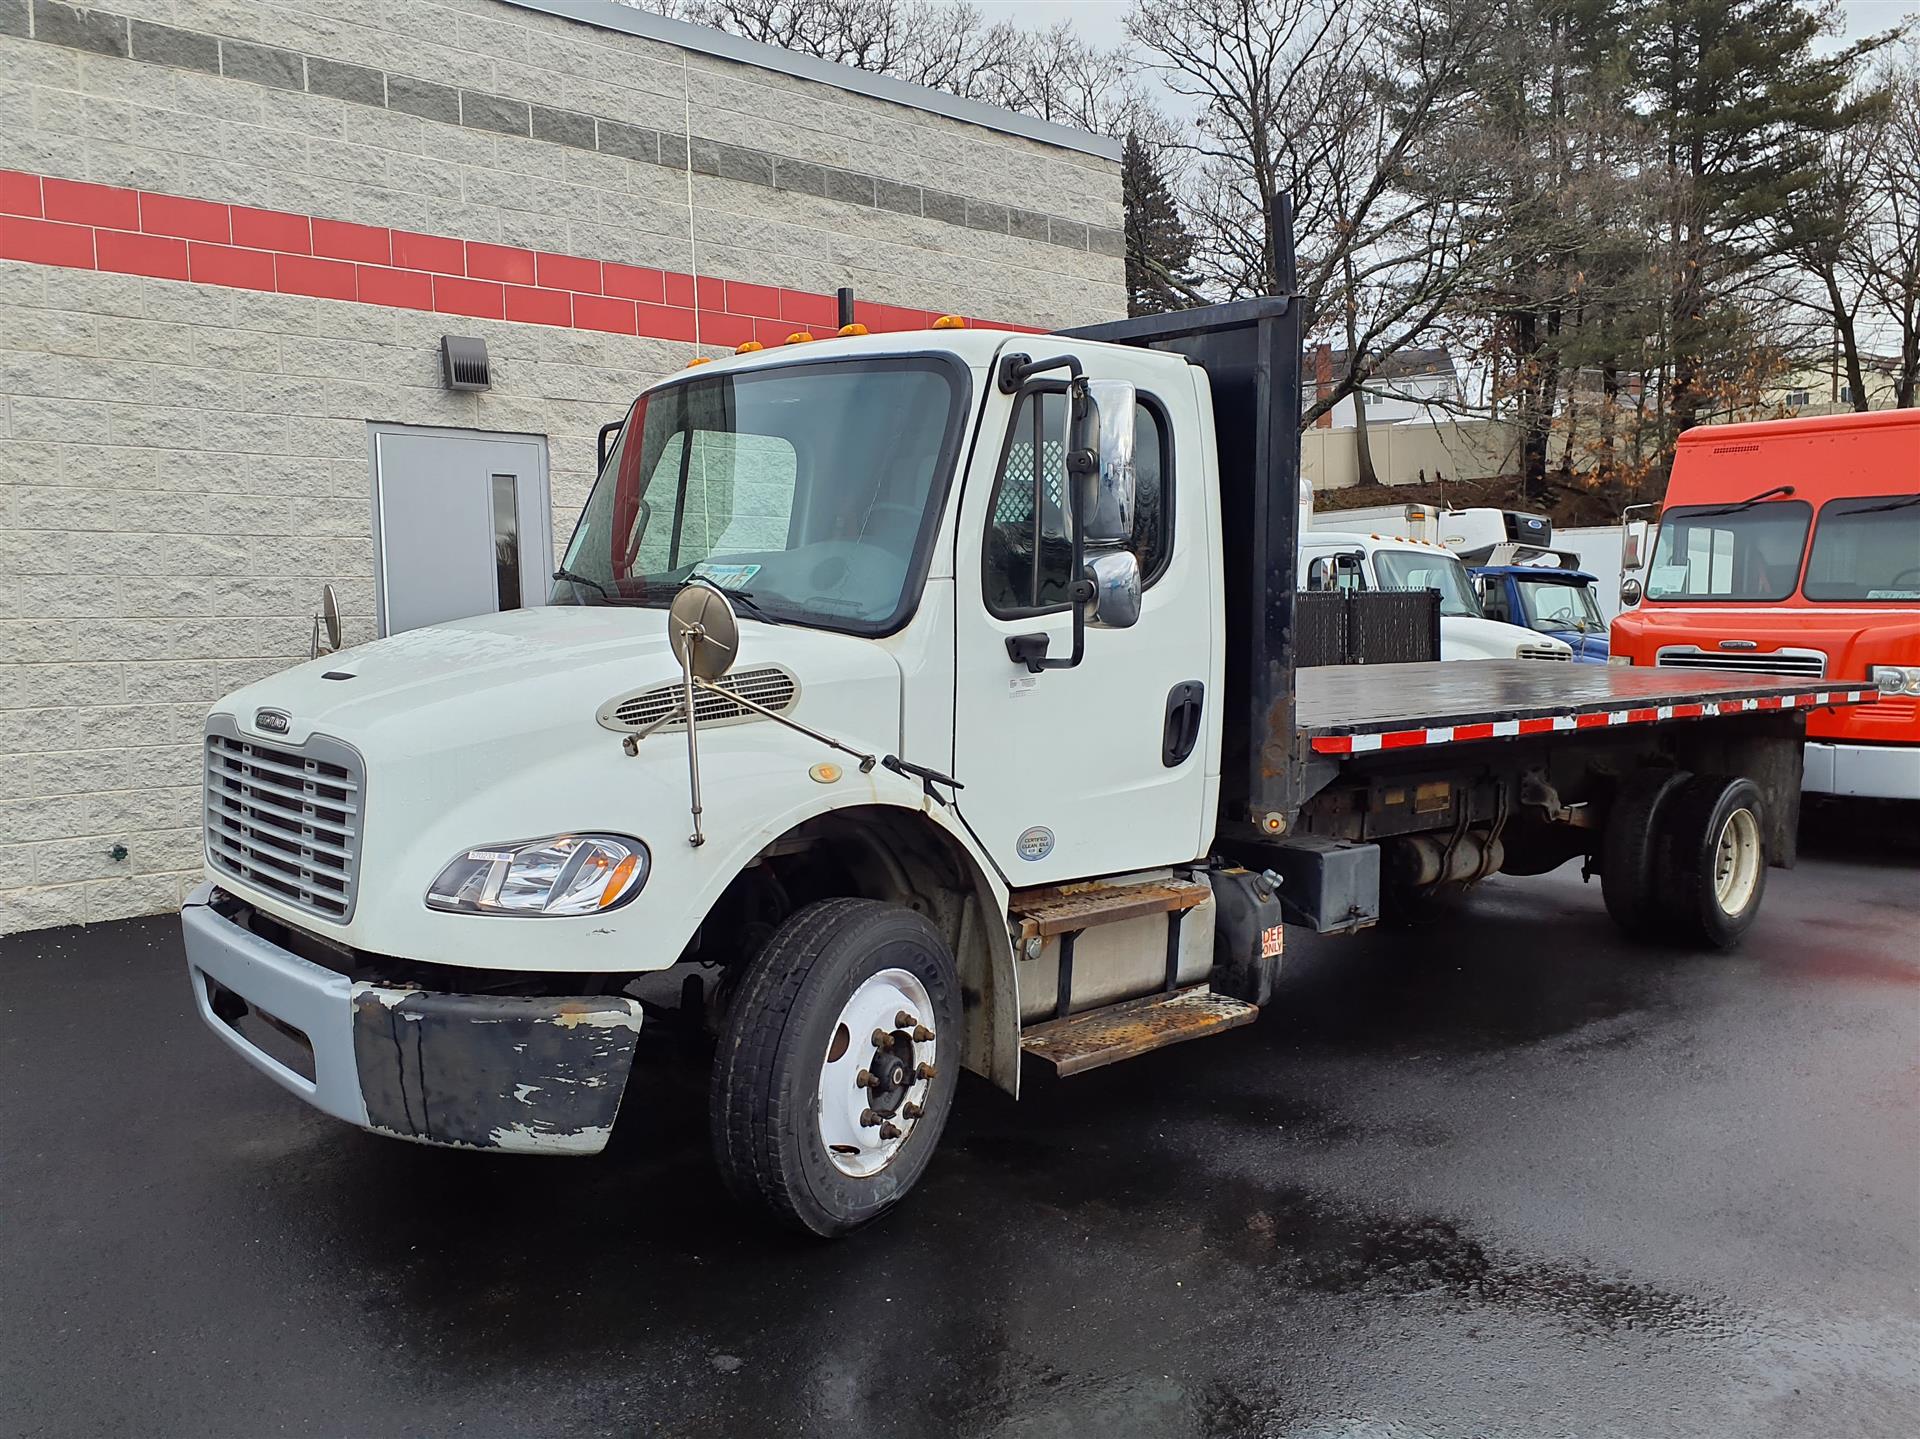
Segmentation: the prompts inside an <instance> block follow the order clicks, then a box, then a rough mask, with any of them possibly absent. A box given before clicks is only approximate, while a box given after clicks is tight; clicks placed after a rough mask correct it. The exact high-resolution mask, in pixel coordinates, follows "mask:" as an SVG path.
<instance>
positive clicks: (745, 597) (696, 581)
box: [673, 575, 781, 625]
mask: <svg viewBox="0 0 1920 1439" xmlns="http://www.w3.org/2000/svg"><path fill="white" fill-rule="evenodd" d="M688 585H705V586H706V587H707V588H708V589H710V590H714V591H717V592H718V593H720V594H723V595H725V596H726V597H727V599H728V600H729V601H735V600H737V601H739V602H740V608H741V609H743V610H745V611H746V612H747V613H748V614H750V615H752V616H753V617H754V618H755V619H756V620H759V621H760V622H761V623H762V624H768V625H777V624H779V623H781V622H780V621H779V620H777V619H775V618H774V617H773V616H772V615H770V614H768V613H767V612H766V609H765V608H764V607H763V606H762V605H761V604H760V602H759V601H758V600H756V599H755V598H754V597H753V591H752V590H730V589H728V588H727V587H726V586H725V585H722V584H717V583H715V582H714V581H713V580H710V579H708V578H707V577H706V576H705V575H690V576H688V577H687V578H686V579H684V580H682V581H680V583H679V584H678V585H676V586H675V587H674V591H673V592H674V593H675V594H676V595H677V594H679V593H680V591H681V590H684V589H685V588H686V587H687V586H688Z"/></svg>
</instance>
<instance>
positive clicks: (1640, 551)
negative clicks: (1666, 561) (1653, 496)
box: [1620, 520, 1647, 570]
mask: <svg viewBox="0 0 1920 1439" xmlns="http://www.w3.org/2000/svg"><path fill="white" fill-rule="evenodd" d="M1646 551H1647V522H1646V521H1645V520H1628V521H1627V523H1626V526H1625V528H1624V530H1623V532H1622V534H1621V536H1620V568H1621V569H1623V570H1637V569H1639V568H1640V566H1641V565H1642V564H1644V563H1645V562H1646Z"/></svg>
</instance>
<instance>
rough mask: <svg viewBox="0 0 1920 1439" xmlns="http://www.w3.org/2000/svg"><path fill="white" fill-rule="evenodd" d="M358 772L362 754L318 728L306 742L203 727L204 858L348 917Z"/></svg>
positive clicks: (323, 911)
mask: <svg viewBox="0 0 1920 1439" xmlns="http://www.w3.org/2000/svg"><path fill="white" fill-rule="evenodd" d="M365 798H366V777H365V775H364V773H363V772H362V767H361V764H360V756H359V755H358V754H356V753H355V752H354V751H353V750H352V749H351V748H349V747H348V746H346V745H343V744H340V743H338V742H337V741H334V740H329V739H326V738H324V737H322V736H319V735H316V736H314V737H313V738H312V739H310V740H308V741H307V742H306V743H305V744H304V745H284V744H266V743H263V742H261V741H259V740H254V739H244V738H242V737H241V736H240V735H239V733H238V732H237V730H235V729H234V728H233V727H232V722H231V721H230V720H228V719H226V717H225V716H216V717H215V719H214V720H213V721H212V722H210V723H209V725H208V728H207V775H206V794H205V800H206V803H205V812H206V830H207V862H208V863H209V864H210V865H211V866H212V867H213V868H214V869H216V870H218V871H220V872H221V873H222V874H227V875H231V876H232V877H233V878H234V879H238V880H242V881H245V882H246V883H248V884H251V885H253V886H255V887H256V888H258V889H261V890H264V891H266V892H267V893H269V894H272V895H276V896H278V897H279V898H281V899H284V900H286V901H287V902H288V903H289V904H294V905H298V906H299V907H300V908H301V909H304V910H307V911H309V912H310V913H313V914H317V915H320V916H321V917H323V918H325V919H332V920H340V921H345V920H347V919H350V918H352V916H353V899H354V883H355V880H356V879H357V878H358V875H359V871H360V827H361V817H362V814H363V812H364V808H363V807H364V803H365Z"/></svg>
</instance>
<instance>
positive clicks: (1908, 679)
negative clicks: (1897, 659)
mask: <svg viewBox="0 0 1920 1439" xmlns="http://www.w3.org/2000/svg"><path fill="white" fill-rule="evenodd" d="M1867 678H1868V679H1870V680H1872V681H1873V682H1874V683H1875V684H1877V685H1879V686H1880V693H1881V694H1883V695H1920V666H1907V665H1875V666H1873V668H1872V669H1870V670H1868V671H1867Z"/></svg>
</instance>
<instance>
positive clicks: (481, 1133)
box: [353, 983, 640, 1154]
mask: <svg viewBox="0 0 1920 1439" xmlns="http://www.w3.org/2000/svg"><path fill="white" fill-rule="evenodd" d="M639 1035H640V1002H639V1001H638V1000H635V999H628V998H626V997H625V996H620V995H615V996H606V995H595V996H589V997H586V998H578V999H550V998H538V999H527V998H521V997H517V996H510V995H468V994H433V993H428V992H426V991H422V990H407V989H387V988H383V987H381V986H379V985H374V984H364V983H362V984H356V985H354V987H353V1052H354V1060H355V1064H356V1066H357V1068H358V1069H359V1073H360V1092H361V1095H362V1097H363V1098H364V1099H365V1100H366V1106H367V1123H368V1126H369V1127H370V1128H372V1129H375V1130H378V1131H379V1132H381V1133H383V1134H391V1135H394V1136H396V1137H398V1138H401V1139H414V1140H421V1141H424V1142H427V1143H430V1144H451V1145H461V1146H467V1147H471V1148H476V1149H498V1150H504V1151H509V1152H519V1153H542V1154H597V1153H599V1152H600V1151H601V1150H602V1149H603V1148H605V1147H606V1143H607V1137H608V1135H610V1134H611V1133H612V1132H613V1120H614V1116H615V1115H616V1114H617V1113H618V1112H619V1109H620V1097H621V1095H622V1094H624V1093H625V1092H626V1087H627V1076H628V1074H629V1073H630V1072H631V1070H632V1068H633V1052H634V1045H635V1044H636V1042H637V1041H638V1039H639Z"/></svg>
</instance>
